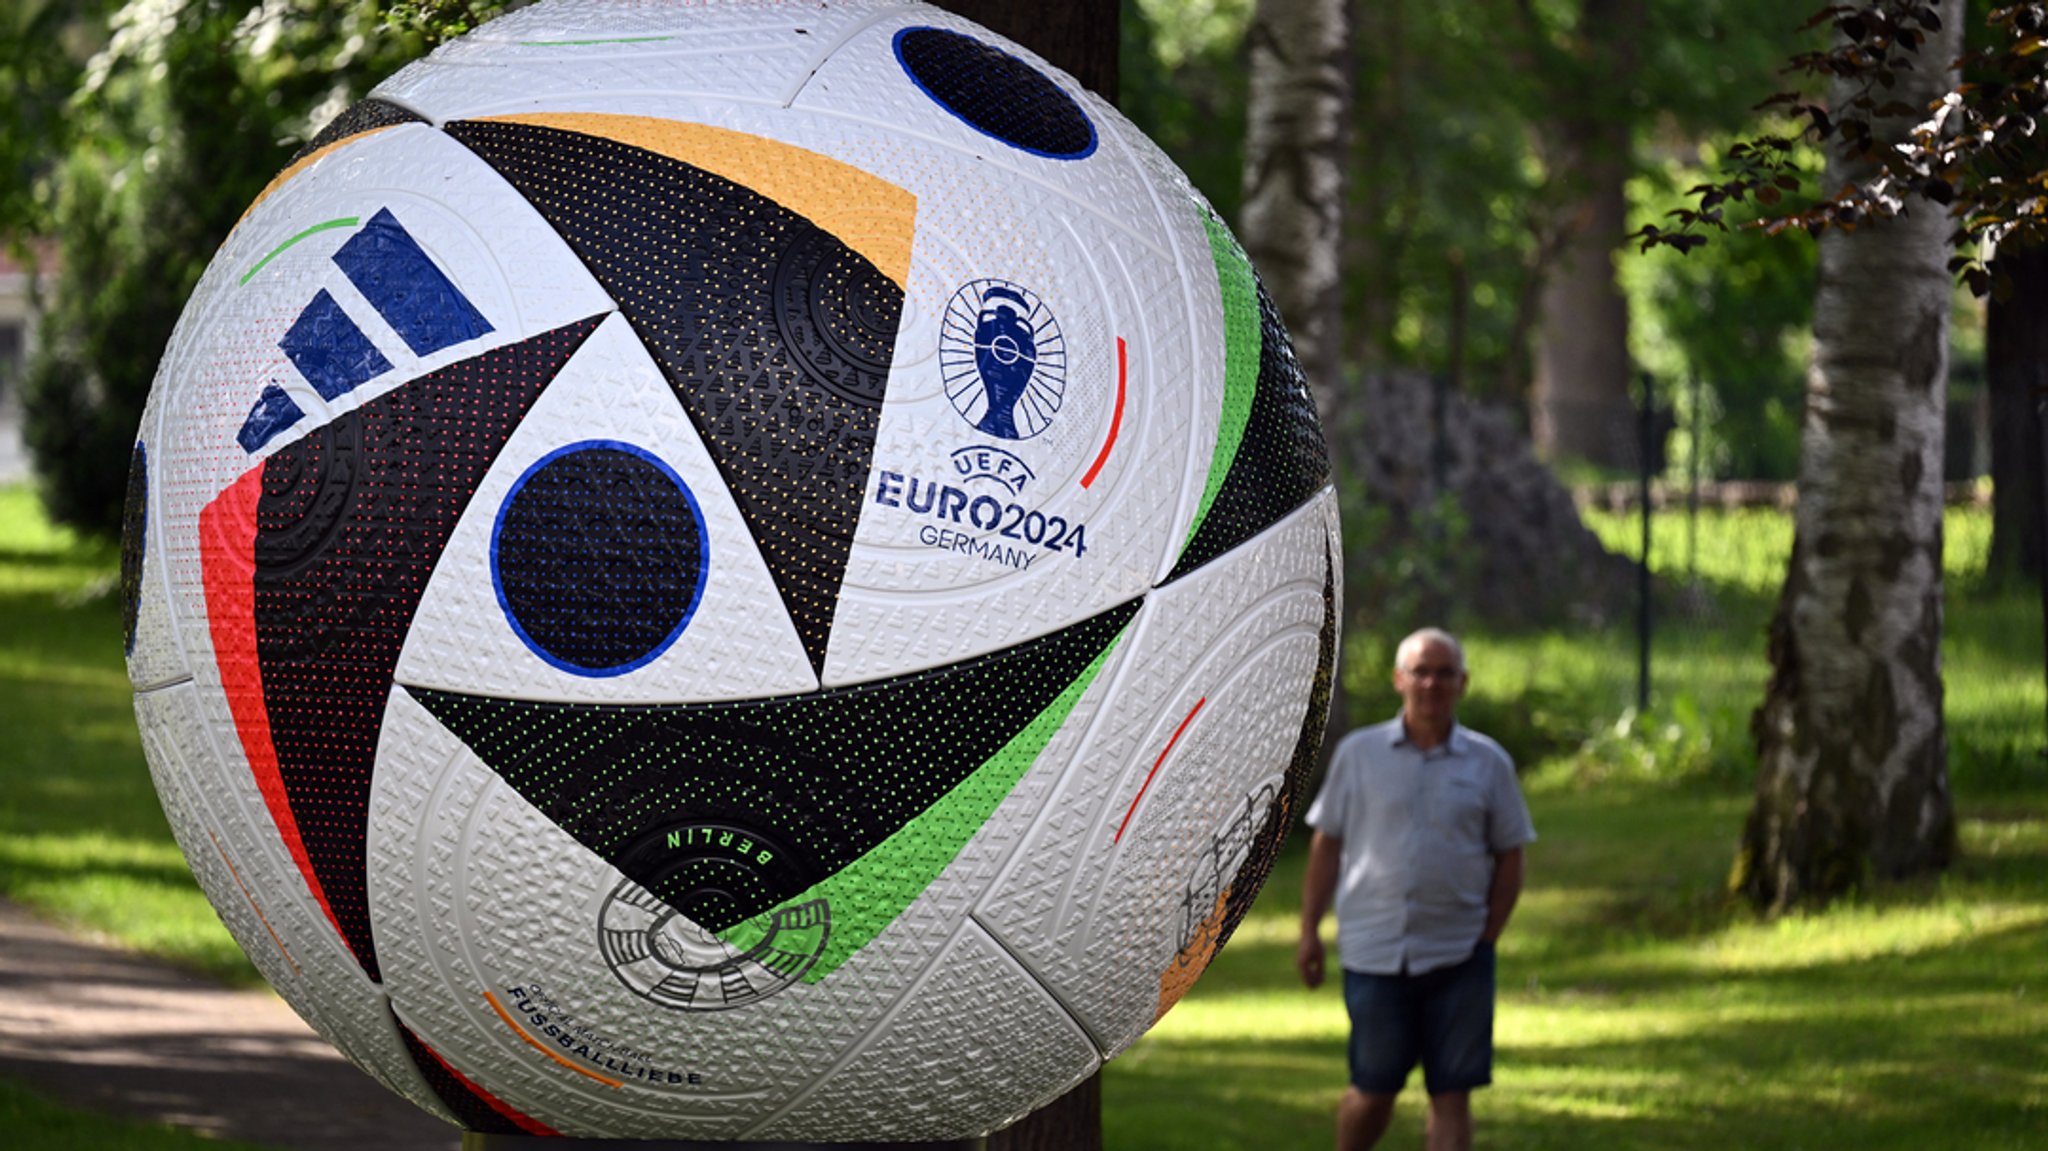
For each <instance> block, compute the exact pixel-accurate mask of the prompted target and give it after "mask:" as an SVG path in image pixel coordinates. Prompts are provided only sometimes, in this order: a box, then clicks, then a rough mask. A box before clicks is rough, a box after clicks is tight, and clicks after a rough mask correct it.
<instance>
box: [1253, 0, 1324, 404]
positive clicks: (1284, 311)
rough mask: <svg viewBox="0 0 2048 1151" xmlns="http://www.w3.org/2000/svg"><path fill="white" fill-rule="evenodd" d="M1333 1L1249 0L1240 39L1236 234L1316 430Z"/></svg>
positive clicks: (1320, 390) (1321, 379) (1320, 396)
mask: <svg viewBox="0 0 2048 1151" xmlns="http://www.w3.org/2000/svg"><path fill="white" fill-rule="evenodd" d="M1350 42H1351V26H1350V18H1349V13H1348V12H1347V11H1346V10H1345V4H1344V0H1257V3H1256V4H1254V6H1253V8H1252V18H1251V24H1250V26H1249V27H1247V28H1246V30H1245V44H1246V46H1247V49H1248V52H1249V55H1250V58H1251V91H1250V95H1249V98H1248V99H1247V101H1246V107H1245V121H1246V125H1245V147H1244V206H1243V209H1242V211H1241V212H1240V216H1239V219H1238V235H1239V237H1240V238H1241V239H1242V240H1243V241H1244V248H1245V254H1247V255H1249V256H1250V257H1251V259H1252V265H1253V266H1254V267H1256V268H1257V269H1258V270H1259V277H1260V279H1261V280H1263V281H1264V282H1265V285H1266V290H1267V291H1268V292H1270V293H1272V296H1273V303H1274V304H1275V305H1276V306H1277V307H1279V309H1280V315H1281V316H1282V318H1284V319H1285V320H1286V321H1287V329H1288V333H1289V335H1290V336H1291V338H1292V340H1293V343H1294V353H1295V355H1296V357H1298V358H1299V359H1300V360H1301V367H1302V371H1303V373H1304V374H1305V375H1307V377H1308V381H1309V388H1310V390H1312V391H1313V392H1314V393H1315V396H1316V409H1317V411H1318V412H1319V413H1320V414H1321V416H1322V419H1323V426H1324V427H1325V428H1330V429H1335V428H1338V427H1340V426H1341V425H1342V423H1343V421H1344V418H1345V417H1344V413H1343V412H1341V411H1340V410H1339V404H1340V399H1339V397H1340V396H1341V395H1342V394H1343V368H1344V359H1343V339H1342V333H1341V329H1342V326H1343V308H1344V290H1343V279H1342V268H1341V267H1340V261H1339V256H1340V254H1341V252H1342V251H1343V217H1344V169H1345V164H1344V160H1345V151H1346V144H1347V143H1348V142H1349V141H1348V137H1349V128H1350V111H1351V62H1350V55H1351V54H1350Z"/></svg>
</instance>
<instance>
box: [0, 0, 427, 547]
mask: <svg viewBox="0 0 2048 1151" xmlns="http://www.w3.org/2000/svg"><path fill="white" fill-rule="evenodd" d="M424 43H425V41H424V38H423V37H422V36H421V35H420V34H418V33H415V32H398V31H393V30H391V29H388V28H387V27H386V26H385V25H384V22H383V16H382V13H381V12H380V11H379V9H378V6H377V5H376V3H374V0H269V2H262V0H131V2H130V3H128V4H126V5H125V6H123V7H122V8H120V9H119V10H118V11H117V12H115V13H114V14H113V16H112V21H111V35H110V37H109V38H108V41H107V43H106V45H105V47H103V48H102V49H101V50H100V51H99V52H98V53H97V54H96V55H95V56H94V57H93V59H92V60H91V62H90V63H89V64H88V65H87V66H86V67H85V69H84V70H83V72H82V74H81V75H80V77H79V81H78V84H79V86H78V88H77V90H76V91H75V92H73V93H72V94H70V96H69V98H68V103H67V105H66V118H65V126H64V131H63V132H62V133H61V134H59V135H57V136H55V137H54V138H53V139H52V140H51V141H50V142H51V143H53V144H54V145H55V146H57V147H59V148H61V149H62V152H61V156H60V158H58V159H57V161H56V162H55V164H54V166H53V167H52V169H51V170H50V172H49V173H48V175H47V177H46V181H45V185H44V189H43V192H42V195H44V196H45V197H46V199H47V203H48V204H49V213H48V222H49V224H50V226H51V228H52V229H53V231H54V233H55V235H56V236H57V237H58V239H59V240H60V242H61V244H62V250H61V257H60V259H61V264H60V271H59V278H58V281H57V285H56V289H55V291H54V292H53V293H52V297H51V298H50V299H49V300H48V301H47V305H48V310H47V311H46V313H45V315H44V325H43V332H42V354H41V355H40V356H39V357H38V359H37V361H36V362H35V363H34V364H33V365H32V367H31V369H30V371H29V375H28V379H27V381H26V384H25V386H24V389H23V406H24V413H25V416H26V420H27V433H28V439H29V445H30V448H31V449H32V451H33V452H34V453H35V458H36V462H37V467H38V471H39V474H40V476H41V479H42V482H43V490H44V493H45V497H46V499H47V501H48V504H49V507H50V510H51V513H52V514H53V515H54V516H56V517H57V518H58V519H59V520H60V521H61V522H64V523H68V524H72V525H75V526H78V527H80V528H82V529H85V530H88V531H94V532H100V533H106V534H111V533H113V532H115V531H117V530H118V529H119V527H120V516H121V505H122V500H123V496H124V493H125V490H126V463H127V459H128V456H129V449H130V446H131V445H132V444H133V442H134V435H135V429H136V428H137V426H139V424H140V422H141V412H142V404H143V401H144V399H145V398H146V397H147V395H148V392H149V385H150V382H151V380H152V379H153V378H154V376H155V373H156V365H157V361H158V359H159V358H160V357H161V356H162V354H163V349H164V346H165V345H166V344H167V343H168V342H169V339H170V335H171V329H172V327H173V325H174V324H175V323H176V321H177V317H178V315H179V313H180V312H181V311H182V310H183V307H184V303H185V300H186V297H187V296H188V295H189V294H190V293H191V291H192V288H193V286H194V285H195V284H196V283H198V280H199V274H200V272H201V271H203V270H204V269H205V266H206V263H207V261H208V260H209V259H211V257H212V255H213V252H214V250H215V249H216V248H217V247H219V245H220V243H221V241H222V240H223V239H224V238H225V237H226V236H227V234H228V232H229V230H230V229H232V228H233V227H234V225H235V222H236V221H237V220H238V219H239V218H240V216H241V213H242V211H243V210H244V208H246V207H247V206H248V204H249V203H250V201H251V200H253V199H254V198H255V196H256V194H257V193H258V192H259V191H260V190H261V189H262V188H263V186H264V185H265V184H266V183H267V182H268V181H269V180H270V179H271V177H272V176H274V175H275V174H276V173H277V172H278V170H279V169H281V168H282V167H283V166H284V165H285V163H286V161H288V160H289V159H290V158H291V155H292V153H293V151H294V149H295V148H296V147H298V146H299V145H300V144H301V143H303V142H304V141H305V140H307V139H309V138H310V137H311V136H312V135H313V133H314V132H316V131H317V130H318V129H319V128H320V126H321V125H323V124H324V123H326V121H327V120H328V119H330V118H332V117H333V116H334V115H335V114H336V113H338V112H340V111H341V110H342V109H343V108H344V107H346V106H347V105H348V103H349V102H350V101H351V100H353V99H355V98H356V97H357V96H359V95H360V94H361V93H362V92H363V91H364V90H366V89H367V88H368V86H369V85H370V84H372V83H374V82H375V81H377V80H378V79H381V78H382V77H383V76H384V75H386V74H388V73H389V72H390V71H392V70H393V69H395V68H396V67H397V66H398V65H399V64H401V63H403V62H404V61H406V60H409V59H411V58H412V57H414V56H416V55H418V54H419V52H420V51H421V50H422V49H423V47H424Z"/></svg>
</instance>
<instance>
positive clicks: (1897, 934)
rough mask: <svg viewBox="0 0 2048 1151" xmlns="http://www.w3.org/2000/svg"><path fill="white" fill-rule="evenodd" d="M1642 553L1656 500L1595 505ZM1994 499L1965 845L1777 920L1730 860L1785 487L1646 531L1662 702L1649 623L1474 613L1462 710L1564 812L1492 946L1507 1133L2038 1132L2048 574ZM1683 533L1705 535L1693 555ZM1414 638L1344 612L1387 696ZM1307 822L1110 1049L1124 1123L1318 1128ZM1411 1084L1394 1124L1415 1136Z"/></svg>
mask: <svg viewBox="0 0 2048 1151" xmlns="http://www.w3.org/2000/svg"><path fill="white" fill-rule="evenodd" d="M1589 522H1590V523H1591V526H1593V528H1594V529H1595V530H1596V531H1597V532H1598V533H1599V534H1600V535H1601V536H1602V538H1603V539H1605V540H1606V541H1607V542H1608V544H1609V546H1610V547H1613V548H1614V549H1615V550H1617V551H1621V552H1623V553H1624V554H1629V555H1635V554H1636V552H1637V549H1638V546H1639V539H1640V536H1639V532H1640V525H1639V523H1638V522H1637V521H1636V520H1635V519H1634V518H1633V517H1628V516H1614V515H1597V514H1596V515H1594V516H1591V517H1589ZM1988 529H1989V525H1988V516H1986V515H1985V513H1983V512H1981V511H1978V510H1974V509H1957V510H1955V511H1952V512H1951V513H1950V515H1949V518H1948V523H1947V528H1946V532H1947V535H1946V540H1947V564H1946V566H1947V569H1948V570H1947V576H1948V583H1949V597H1948V606H1947V620H1946V624H1947V627H1946V636H1945V639H1944V646H1943V661H1944V670H1945V680H1946V688H1947V692H1946V714H1947V718H1948V722H1949V739H1950V747H1951V777H1952V782H1953V784H1954V788H1955V793H1956V795H1957V799H1958V806H1959V810H1960V812H1961V838H1962V852H1963V856H1962V860H1961V862H1960V863H1959V864H1958V865H1957V866H1956V867H1955V868H1954V869H1952V870H1951V872H1950V873H1949V874H1948V875H1946V876H1944V877H1943V878H1941V879H1940V880H1939V881H1935V882H1930V883H1926V884H1922V885H1918V886H1915V887H1911V888H1906V889H1898V890H1888V891H1884V892H1881V893H1877V894H1874V895H1871V896H1868V897H1865V898H1863V899H1860V900H1856V901H1851V902H1849V903H1847V904H1844V905H1842V906H1838V907H1836V908H1833V909H1830V910H1828V911H1826V912H1822V913H1817V914H1808V915H1801V916H1794V917H1790V918H1785V919H1779V920H1769V921H1766V920H1760V919H1758V918H1756V917H1754V916H1753V915H1751V914H1750V913H1749V912H1748V911H1747V910H1745V909H1744V908H1742V907H1740V906H1738V905H1737V904H1735V903H1734V902H1733V901H1731V900H1730V899H1729V897H1728V895H1727V893H1726V886H1725V885H1726V877H1727V873H1728V868H1729V863H1730V861H1731V859H1732V856H1733V851H1734V845H1735V843H1736V842H1737V839H1738V837H1739V835H1740V832H1741V827H1742V821H1743V819H1744V817H1745V816H1746V814H1747V811H1748V806H1749V805H1748V787H1749V781H1750V779H1751V774H1752V772H1753V769H1754V759H1753V754H1752V752H1751V751H1750V744H1749V737H1748V719H1749V712H1750V710H1751V709H1753V708H1754V707H1755V706H1756V704H1757V702H1758V701H1759V700H1760V699H1761V697H1762V693H1763V688H1764V683H1765V680H1766V677H1767V675H1768V666H1767V664H1766V662H1765V651H1764V631H1765V627H1766V625H1767V624H1768V622H1769V619H1770V613H1771V609H1772V607H1773V605H1774V603H1775V601H1776V597H1777V594H1778V585H1779V582H1780V581H1781V580H1782V579H1783V575H1784V564H1785V561H1786V557H1787V556H1788V555H1789V552H1790V549H1791V524H1790V520H1789V518H1788V517H1787V516H1786V515H1785V514H1783V513H1780V512H1775V511H1760V510H1759V511H1748V510H1745V511H1730V512H1712V513H1703V514H1702V517H1701V519H1700V520H1699V521H1698V522H1697V524H1696V528H1695V530H1696V534H1695V536H1694V540H1693V546H1692V548H1690V549H1688V548H1687V546H1686V545H1687V538H1686V528H1685V525H1684V523H1683V522H1682V520H1681V519H1680V518H1679V517H1678V516H1677V515H1676V514H1666V515H1664V516H1662V517H1660V519H1659V521H1658V522H1657V523H1656V524H1655V525H1654V528H1653V540H1654V543H1653V549H1652V568H1653V570H1654V571H1655V572H1656V573H1657V577H1658V578H1657V585H1656V591H1655V600H1654V602H1655V604H1656V609H1657V613H1656V621H1655V629H1654V632H1653V648H1652V668H1653V677H1652V701H1651V707H1650V709H1649V711H1648V712H1645V713H1640V714H1638V713H1637V712H1636V709H1635V701H1636V688H1637V681H1636V674H1637V671H1636V669H1637V656H1636V635H1635V632H1634V630H1633V627H1632V623H1633V613H1632V611H1631V612H1622V613H1618V614H1621V615H1622V616H1623V617H1624V618H1625V619H1626V620H1627V622H1624V623H1622V624H1619V625H1616V626H1613V627H1609V628H1604V629H1597V630H1583V629H1582V630H1554V631H1539V632H1527V633H1509V634H1497V633H1489V632H1486V631H1473V632H1471V633H1470V634H1468V635H1466V637H1465V638H1466V641H1467V649H1468V656H1469V659H1470V662H1471V665H1472V669H1473V688H1472V696H1471V697H1470V698H1469V699H1468V701H1467V705H1466V709H1465V715H1466V718H1467V719H1468V720H1469V721H1471V722H1472V723H1473V724H1474V725H1475V726H1477V727H1480V728H1482V729H1486V730H1492V731H1495V732H1496V733H1498V734H1500V735H1502V736H1503V737H1504V738H1505V741H1506V742H1508V743H1509V744H1510V746H1511V747H1513V748H1515V749H1516V750H1517V751H1518V753H1519V754H1520V755H1521V758H1522V759H1523V761H1524V762H1525V763H1526V764H1528V765H1529V770H1528V772H1527V773H1526V775H1525V779H1524V784H1525V787H1526V788H1527V790H1528V793H1529V800H1530V805H1531V808H1532V810H1533V812H1534V815H1535V818H1536V823H1537V826H1538V828H1539V830H1540V832H1541V834H1542V839H1541V840H1540V841H1539V842H1538V843H1536V844H1535V845H1534V846H1532V848H1531V849H1530V869H1531V874H1530V888H1529V892H1528V894H1527V895H1526V896H1525V898H1524V900H1523V902H1522V905H1521V909H1520V911H1519V912H1518V914H1517V918H1516V921H1515V923H1514V925H1513V927H1512V928H1511V929H1510V931H1509V933H1508V935H1507V937H1506V939H1505V940H1504V942H1503V944H1502V948H1501V964H1502V966H1501V985H1502V997H1501V1003H1500V1014H1499V1024H1498V1034H1499V1042H1500V1049H1499V1058H1498V1062H1497V1066H1496V1083H1495V1086H1494V1087H1493V1088H1492V1089H1491V1090H1489V1091H1488V1092H1486V1093H1484V1094H1483V1095H1482V1096H1481V1098H1480V1102H1479V1104H1478V1106H1479V1114H1480V1122H1481V1131H1482V1135H1481V1142H1482V1144H1483V1145H1485V1146H1487V1147H1492V1148H1508V1149H1519V1148H1530V1149H1534V1148H1574V1149H1581V1148H1583V1149H1604V1148H1642V1149H1665V1148H1701V1149H1708V1148H1712V1149H1717V1151H1718V1149H1722V1148H1728V1147H1742V1148H1772V1149H1779V1148H1783V1149H1794V1148H1812V1149H1816V1151H1818V1149H1834V1148H1844V1147H1855V1148H1859V1149H1882V1148H1899V1149H1905V1148H1915V1149H1920V1148H1972V1149H1975V1148H2015V1149H2017V1148H2041V1147H2048V1003H2044V999H2048V764H2044V762H2043V752H2042V748H2043V744H2044V723H2043V714H2044V709H2043V699H2044V689H2043V667H2044V664H2043V656H2042V630H2041V615H2040V601H2039V599H2038V597H2037V596H2036V595H2035V594H2034V593H2033V592H2032V590H2031V589H2018V590H2014V589H1999V588H1996V587H1993V586H1991V585H1990V584H1989V582H1988V581H1987V580H1986V579H1985V578H1984V575H1983V568H1984V558H1985V554H1986V552H1987V550H1988V539H1989V530H1988ZM1688 551H1690V559H1691V561H1692V562H1691V563H1688V562H1687V560H1688ZM1397 638H1398V637H1397V636H1392V635H1366V636H1354V637H1351V641H1350V643H1349V644H1348V645H1347V646H1348V649H1349V650H1348V656H1349V661H1348V668H1349V672H1350V676H1349V679H1348V683H1349V684H1350V685H1351V686H1352V687H1353V689H1354V691H1355V692H1356V697H1357V699H1358V701H1359V704H1360V712H1361V713H1362V714H1363V715H1364V716H1366V717H1368V718H1376V717H1379V716H1382V715H1391V714H1392V713H1393V711H1394V710H1395V708H1396V706H1397V701H1396V700H1395V698H1394V696H1393V694H1392V692H1391V690H1390V689H1389V688H1388V687H1387V686H1386V673H1385V670H1384V669H1386V668H1388V667H1389V666H1390V665H1391V661H1392V655H1393V652H1392V644H1393V642H1394V641H1395V640H1396V639H1397ZM1301 862H1302V860H1301V855H1300V848H1299V844H1298V843H1297V844H1296V845H1295V846H1294V847H1293V848H1292V849H1291V850H1290V851H1289V852H1288V853H1287V854H1286V855H1285V856H1284V857H1283V860H1282V863H1281V866H1280V868H1279V869H1278V870H1277V871H1276V873H1275V875H1274V878H1273V880H1272V881H1271V883H1270V884H1269V886H1268V887H1267V890H1266V893H1265V894H1264V895H1263V896H1262V897H1261V899H1260V901H1259V903H1258V905H1257V906H1256V908H1255V909H1254V911H1253V914H1252V916H1251V918H1250V919H1248V920H1247V922H1246V924H1245V926H1244V927H1243V929H1242V930H1240V932H1239V934H1238V936H1237V937H1236V938H1235V939H1234V940H1233V941H1232V942H1231V944H1230V946H1229V947H1228V948H1226V949H1225V950H1224V952H1223V953H1222V954H1221V955H1220V956H1219V957H1218V958H1217V960H1216V962H1215V964H1214V965H1213V966H1212V967H1211V969H1210V971H1209V973H1208V974H1207V975H1206V976H1205V977H1204V979H1203V981H1202V983H1201V984H1200V985H1198V987H1197V989H1196V990H1195V992H1194V993H1193V994H1191V995H1190V996H1189V997H1188V999H1187V1000H1185V1001H1184V1002H1183V1003H1182V1004H1181V1005H1180V1006H1179V1007H1178V1008H1176V1009H1175V1010H1174V1012H1173V1013H1172V1014H1171V1015H1169V1016H1168V1017H1167V1018H1166V1019H1165V1020H1164V1021H1162V1023H1161V1024H1160V1025H1159V1026H1158V1027H1157V1028H1155V1029H1154V1030H1153V1031H1152V1032H1151V1033H1150V1034H1149V1035H1148V1036H1146V1038H1145V1039H1143V1040H1142V1041H1140V1043H1139V1044H1138V1045H1137V1046H1136V1047H1135V1048H1134V1049H1133V1050H1132V1051H1131V1052H1129V1053H1128V1054H1126V1055H1125V1056H1124V1057H1123V1058H1121V1059H1119V1060H1118V1061H1117V1062H1115V1063H1113V1064H1111V1066H1110V1068H1109V1070H1108V1072H1107V1074H1106V1077H1105V1089H1104V1098H1105V1107H1104V1111H1105V1128H1106V1131H1107V1134H1108V1145H1109V1146H1110V1147H1113V1148H1119V1149H1123V1148H1131V1149H1140V1151H1149V1149H1155V1148H1156V1149H1159V1151H1166V1149H1175V1151H1178V1149H1182V1148H1185V1149H1189V1151H1204V1149H1216V1151H1223V1149H1236V1148H1274V1149H1293V1148H1325V1147H1327V1146H1329V1144H1330V1137H1331V1128H1330V1121H1331V1110H1332V1107H1333V1105H1334V1102H1335V1100H1336V1097H1337V1095H1338V1093H1339V1092H1340V1091H1341V1090H1342V1087H1343V1082H1344V1062H1343V1044H1344V1038H1345V1034H1346V1026H1345V1021H1344V1014H1343V1007H1342V1003H1341V999H1340V997H1339V996H1338V995H1337V994H1336V993H1335V991H1334V990H1332V989H1327V988H1326V989H1325V990H1323V991H1321V992H1317V993H1309V992H1306V991H1303V990H1302V989H1301V988H1300V987H1299V986H1298V985H1297V984H1296V982H1295V980H1294V976H1293V971H1292V957H1293V951H1294V939H1295V917H1296V915H1297V914H1298V908H1299V900H1300V895H1299V885H1300V868H1301ZM1419 1111H1420V1108H1419V1105H1418V1102H1417V1101H1416V1100H1415V1099H1411V1100H1410V1101H1409V1102H1408V1103H1407V1105H1406V1107H1405V1108H1404V1113H1403V1114H1402V1116H1401V1117H1400V1118H1399V1119H1398V1120H1397V1126H1396V1130H1395V1132H1394V1133H1393V1135H1392V1136H1390V1139H1389V1144H1390V1145H1393V1146H1415V1145H1417V1144H1418V1143H1419V1141H1420V1138H1421V1127H1420V1118H1419Z"/></svg>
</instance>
